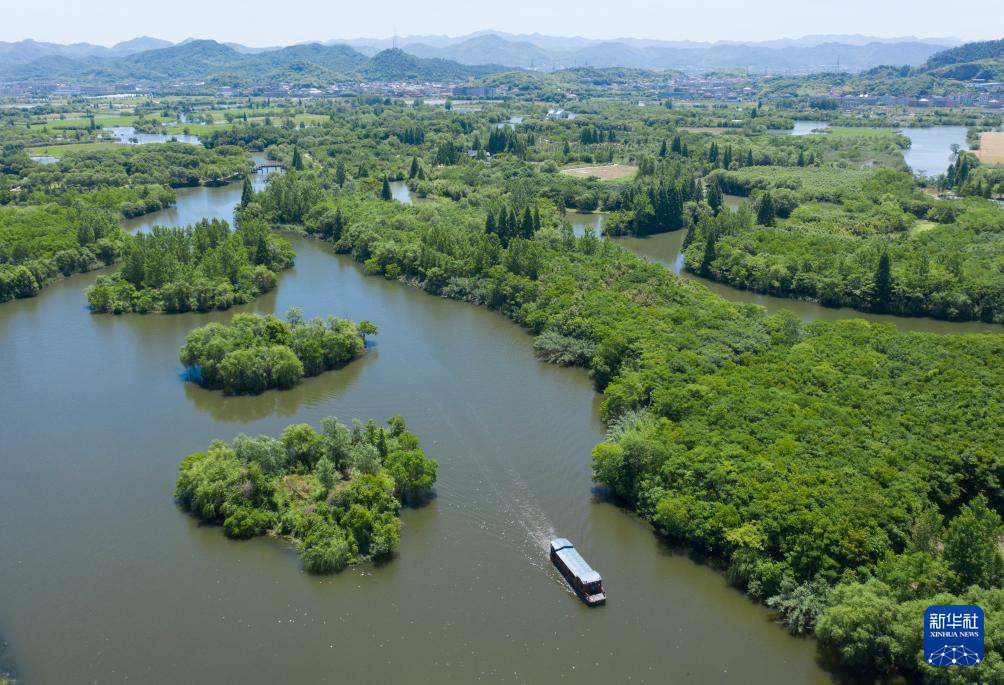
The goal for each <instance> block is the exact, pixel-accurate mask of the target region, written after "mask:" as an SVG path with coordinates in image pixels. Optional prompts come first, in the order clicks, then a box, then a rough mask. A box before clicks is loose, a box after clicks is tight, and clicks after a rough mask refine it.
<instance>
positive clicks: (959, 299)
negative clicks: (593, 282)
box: [685, 171, 1004, 322]
mask: <svg viewBox="0 0 1004 685" xmlns="http://www.w3.org/2000/svg"><path fill="white" fill-rule="evenodd" d="M774 187H776V186H774ZM819 187H821V186H818V187H817V189H818V188H819ZM782 192H783V191H779V190H772V191H770V193H771V196H772V197H773V198H775V205H776V204H777V202H776V200H781V201H785V202H787V200H788V199H789V198H788V196H781V195H779V194H780V193H782ZM842 195H843V202H842V204H840V205H833V204H817V203H809V204H803V205H801V206H793V205H794V202H797V201H798V199H797V198H796V199H794V201H793V202H791V203H788V204H786V205H784V206H782V207H781V210H782V212H781V215H782V216H783V217H787V218H785V219H781V220H779V221H778V222H777V223H776V225H771V226H767V225H764V221H762V220H758V221H756V222H754V220H753V217H752V215H751V214H749V213H746V212H742V211H741V212H739V213H738V215H736V216H726V215H721V214H720V215H719V216H718V217H717V218H711V217H710V216H709V215H708V214H705V215H703V216H702V217H701V218H700V220H699V221H698V222H697V224H696V226H695V227H694V228H693V230H692V232H691V234H690V235H689V236H688V240H687V242H688V245H689V247H688V248H687V250H686V253H685V258H686V266H687V268H688V269H689V270H691V271H694V272H695V273H700V274H702V275H704V276H708V277H711V278H714V279H716V280H720V281H725V282H727V283H729V284H731V285H734V286H737V287H740V288H746V289H750V290H756V291H759V292H766V293H770V294H773V295H779V296H783V297H798V298H806V299H814V300H818V301H820V302H822V303H823V304H826V305H832V306H847V307H854V308H856V309H860V310H864V311H877V312H890V313H893V314H900V315H910V316H933V317H936V318H940V319H962V320H971V319H976V320H982V321H987V322H990V321H997V322H1004V210H1001V209H1000V208H998V207H997V206H995V205H994V204H993V203H992V202H989V201H986V200H979V199H968V200H965V201H947V200H935V199H934V198H932V197H931V196H930V195H927V194H925V193H922V192H920V191H919V190H917V189H916V188H915V187H914V184H913V182H912V180H911V179H910V178H909V177H908V176H907V175H906V174H897V173H896V172H891V171H880V172H875V173H872V174H871V175H869V176H868V177H867V180H865V181H864V182H863V183H861V184H860V185H859V187H858V188H857V189H856V190H855V191H853V192H851V191H850V190H849V189H848V190H846V191H844V192H843V193H842ZM764 197H765V196H763V195H755V197H754V202H755V203H758V206H759V207H761V208H762V205H763V198H764ZM883 259H885V260H886V262H885V266H884V267H883V265H882V264H883V262H882V260H883Z"/></svg>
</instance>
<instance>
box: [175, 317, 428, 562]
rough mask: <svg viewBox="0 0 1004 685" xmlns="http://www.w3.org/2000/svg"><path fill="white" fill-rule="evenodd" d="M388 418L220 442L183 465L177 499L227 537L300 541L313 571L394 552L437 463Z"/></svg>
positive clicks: (326, 423) (328, 420) (298, 426)
mask: <svg viewBox="0 0 1004 685" xmlns="http://www.w3.org/2000/svg"><path fill="white" fill-rule="evenodd" d="M280 323H281V322H280ZM387 425H388V428H382V427H378V426H377V425H376V424H374V422H373V421H369V422H368V423H366V424H365V425H364V424H362V423H361V422H359V421H353V422H352V426H351V428H349V427H347V426H344V425H342V424H341V423H339V422H338V420H337V419H335V418H331V417H329V418H326V419H323V420H322V421H321V432H320V433H318V432H317V431H315V430H314V429H313V428H311V427H310V425H309V424H305V423H301V424H294V425H291V426H287V427H286V429H285V430H284V431H283V432H282V437H281V438H280V439H279V440H276V439H274V438H270V437H268V436H264V435H263V436H258V437H256V438H251V437H248V436H246V435H239V436H238V437H237V438H236V439H235V440H234V441H233V442H232V443H230V444H227V443H225V442H223V441H215V442H213V443H212V444H211V445H210V446H209V449H208V450H206V451H205V452H196V453H194V454H190V455H188V456H187V457H185V459H184V460H183V461H182V462H181V466H180V475H179V476H178V482H177V485H176V486H175V497H176V498H177V499H178V501H179V502H180V503H181V506H182V507H184V508H185V510H187V511H189V512H191V513H192V515H194V516H196V517H198V518H200V519H202V520H203V521H209V522H213V523H220V524H222V526H223V532H224V534H225V535H226V536H227V537H229V538H234V539H245V538H251V537H255V536H258V535H265V534H270V535H275V536H282V537H287V538H289V539H291V540H293V541H294V542H296V543H297V545H298V547H299V549H300V559H301V561H302V562H303V567H304V569H305V570H306V571H307V572H308V573H336V572H338V571H341V570H342V569H344V568H345V566H346V565H348V564H351V563H356V562H358V561H361V560H363V559H368V558H373V559H380V558H384V557H389V556H390V555H391V554H392V553H393V552H394V550H395V549H396V548H397V546H398V543H399V541H400V532H399V528H400V519H399V518H398V514H399V510H400V506H401V501H405V502H409V501H414V502H418V501H421V499H423V498H424V497H426V496H427V494H428V493H429V491H430V489H431V487H432V485H433V483H435V480H436V472H437V469H438V465H437V463H436V461H435V460H434V459H430V458H428V457H426V456H425V453H424V452H423V451H422V449H421V448H420V447H419V442H418V438H416V437H415V436H414V435H413V434H412V433H410V432H409V431H408V429H407V426H405V423H404V421H403V420H402V419H401V417H399V416H397V417H393V418H391V419H390V420H388V422H387Z"/></svg>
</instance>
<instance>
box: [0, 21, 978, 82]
mask: <svg viewBox="0 0 1004 685" xmlns="http://www.w3.org/2000/svg"><path fill="white" fill-rule="evenodd" d="M206 43H214V44H216V45H222V47H225V48H229V49H231V50H233V52H235V53H237V55H264V54H272V55H273V56H274V58H273V59H271V60H265V61H264V62H262V63H259V64H255V65H254V66H255V67H256V68H267V69H270V70H276V71H278V72H281V71H283V70H284V69H286V68H287V67H289V68H290V69H291V71H292V72H293V74H300V75H305V74H308V73H309V74H313V75H314V76H317V77H321V76H323V75H324V73H325V72H327V71H337V72H341V71H344V70H346V69H350V70H351V69H355V68H361V66H362V64H363V63H362V62H360V61H359V59H358V56H359V55H362V56H363V57H375V56H376V55H377V54H378V53H380V52H381V51H384V50H387V49H393V48H395V47H396V48H400V49H401V50H402V51H403V52H405V53H407V54H409V55H413V56H415V57H420V58H423V59H439V60H448V61H452V62H457V63H459V64H463V65H467V66H472V67H474V66H476V67H480V66H481V65H485V64H494V65H501V66H504V67H514V68H536V69H564V68H571V67H626V68H636V69H685V70H688V71H702V70H712V69H722V68H728V67H738V68H744V69H745V68H749V69H752V70H754V71H761V70H767V71H769V72H772V73H783V72H821V71H827V70H833V69H835V68H836V67H837V65H838V63H839V66H840V70H841V71H853V72H856V71H865V70H868V69H871V68H874V67H877V66H880V65H884V64H893V65H897V66H900V65H910V66H922V65H924V64H925V62H926V61H927V60H928V59H929V58H931V57H932V56H934V55H935V54H936V53H939V51H944V52H947V53H951V52H952V50H947V51H945V48H955V49H961V48H957V47H956V46H959V45H960V41H958V39H955V38H913V37H905V38H875V37H871V36H861V35H813V36H803V37H802V38H781V39H777V40H770V41H748V42H747V41H720V42H714V43H711V42H699V41H664V40H653V39H646V38H617V39H613V40H596V39H591V38H583V37H581V36H565V37H563V36H547V35H543V34H539V33H530V34H509V33H503V32H499V31H478V32H475V33H471V34H468V35H465V36H454V37H451V36H444V35H431V36H407V37H403V38H397V39H391V38H356V39H351V40H339V41H325V42H324V43H321V44H319V47H320V48H322V49H323V48H338V49H340V50H342V51H343V52H342V54H341V55H336V54H327V53H324V52H323V51H321V50H318V47H310V46H318V44H317V43H305V44H301V45H294V46H289V47H286V48H282V47H249V46H246V45H241V44H239V43H222V44H221V43H216V42H215V41H206V40H196V39H193V38H187V39H185V40H184V41H182V42H181V43H178V44H174V45H172V44H171V43H170V42H168V41H165V40H160V39H158V38H150V37H146V36H144V37H141V38H135V39H133V40H129V41H125V42H122V43H118V44H116V45H114V46H112V47H110V48H107V47H103V46H100V45H91V44H89V43H76V44H72V45H60V44H56V43H42V42H37V41H33V40H24V41H19V42H17V43H3V42H0V77H9V76H10V75H11V74H15V75H16V74H17V73H19V72H18V71H17V70H16V69H12V66H13V65H27V64H29V63H31V62H34V61H36V60H39V59H41V58H43V57H63V58H69V59H83V58H101V59H109V60H113V59H115V58H122V57H129V56H133V55H138V54H142V53H145V52H150V51H154V50H161V49H170V48H180V47H182V46H186V45H192V44H196V45H199V44H202V45H205V44H206ZM970 45H991V44H989V43H988V44H970ZM347 49H351V50H352V53H346V52H344V51H345V50H347ZM297 50H302V52H300V53H297V52H296V51H297ZM196 53H198V51H196ZM277 53H278V54H277ZM181 54H185V53H181ZM943 54H944V53H943ZM170 55H171V53H163V54H161V55H160V56H158V57H156V58H154V61H153V62H147V61H143V62H142V64H141V66H142V67H143V68H144V69H145V70H146V71H144V73H145V74H147V75H146V76H143V77H142V78H154V76H153V74H158V73H159V74H171V75H172V76H171V77H173V78H189V77H192V76H195V75H197V74H200V73H204V67H206V66H208V65H207V64H206V62H205V61H204V57H205V56H204V55H202V56H200V55H199V54H195V55H194V56H195V58H196V59H198V60H202V61H200V62H199V64H198V65H196V66H193V67H192V68H187V67H185V66H184V65H181V64H178V63H176V62H174V63H168V62H170V60H171V57H170ZM217 58H218V59H219V60H221V64H219V65H217V66H218V67H220V68H222V69H224V71H229V70H230V69H231V68H234V66H235V65H237V66H241V67H242V66H247V65H246V64H244V63H242V62H240V61H239V60H236V59H235V57H234V55H229V54H224V53H221V54H219V55H217V57H216V58H211V59H210V61H212V59H217ZM949 59H951V60H952V61H953V63H954V62H955V61H956V60H955V58H954V57H953V58H949ZM976 59H982V58H977V57H976V56H971V57H968V58H966V60H976ZM158 60H165V63H164V64H157V63H156V62H157V61H158ZM390 61H391V62H396V64H397V66H398V67H400V68H401V69H404V70H405V71H406V72H407V71H409V70H412V71H411V73H412V78H424V77H425V76H427V75H428V74H435V73H447V74H449V73H455V70H453V69H452V68H450V69H447V68H445V67H444V65H442V64H438V65H436V64H430V65H424V66H422V67H421V68H420V69H419V71H414V69H415V68H416V65H415V64H412V63H410V62H408V61H406V60H404V59H403V58H401V57H400V56H397V57H395V58H393V59H392V60H390ZM262 65H264V67H262ZM54 67H58V68H59V69H61V71H60V73H59V77H72V78H78V77H80V75H81V74H84V73H92V74H97V73H99V72H100V73H106V72H107V73H111V72H114V71H116V69H117V66H116V65H115V64H110V65H105V67H104V68H103V69H102V68H97V69H96V68H95V67H96V65H94V64H81V65H78V67H73V66H70V65H66V64H65V63H62V62H59V61H56V62H48V63H46V62H43V63H40V64H36V65H34V66H33V67H32V68H31V69H29V70H26V71H25V72H23V73H29V72H30V73H33V74H41V75H43V76H44V75H45V74H46V73H47V70H49V69H50V68H54ZM379 70H380V68H379V63H378V64H377V66H374V67H373V68H371V69H370V73H376V72H377V71H379ZM215 71H217V70H214V73H215ZM388 73H389V72H388ZM52 75H53V76H56V74H55V73H53V74H52ZM250 75H251V74H245V76H250ZM273 75H274V74H273ZM259 76H260V74H259ZM119 77H120V78H140V76H139V75H138V74H132V75H130V74H126V73H119Z"/></svg>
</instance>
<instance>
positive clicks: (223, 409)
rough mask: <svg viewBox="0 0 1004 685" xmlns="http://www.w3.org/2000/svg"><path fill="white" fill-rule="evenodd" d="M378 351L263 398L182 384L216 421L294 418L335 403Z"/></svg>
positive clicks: (375, 349) (271, 391)
mask: <svg viewBox="0 0 1004 685" xmlns="http://www.w3.org/2000/svg"><path fill="white" fill-rule="evenodd" d="M378 359H379V351H378V348H376V347H374V348H367V350H366V353H365V354H364V355H362V356H361V357H360V358H359V359H356V360H355V361H353V362H351V363H349V364H348V365H346V366H343V367H341V368H338V369H335V370H333V371H325V372H324V373H322V374H321V375H319V376H313V377H311V378H304V379H303V380H302V381H301V382H300V383H299V384H297V385H296V386H294V387H292V388H290V389H288V390H267V391H265V392H263V393H261V394H260V395H225V394H224V393H223V392H221V391H219V390H208V389H206V388H203V387H201V386H200V385H198V384H196V383H193V382H190V381H185V380H180V382H181V383H182V385H184V389H185V397H186V398H187V399H188V400H189V401H191V402H192V403H193V404H194V406H195V408H196V409H198V410H200V411H205V412H208V413H209V414H210V415H211V416H212V417H213V420H215V421H223V422H226V423H251V422H254V421H259V420H261V419H264V418H266V417H268V416H294V415H295V414H296V413H297V412H299V411H300V410H301V409H303V408H305V407H316V406H319V405H321V404H324V403H326V402H330V401H332V400H334V398H335V397H337V396H338V395H340V394H341V393H343V392H345V391H347V390H348V388H350V387H351V386H352V385H353V384H355V383H356V382H357V381H358V380H359V379H360V377H361V376H362V374H363V372H364V371H365V369H366V367H367V366H369V365H370V364H375V363H377V360H378Z"/></svg>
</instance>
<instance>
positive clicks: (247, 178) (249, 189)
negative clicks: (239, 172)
mask: <svg viewBox="0 0 1004 685" xmlns="http://www.w3.org/2000/svg"><path fill="white" fill-rule="evenodd" d="M253 199H254V187H253V186H252V185H251V175H250V174H244V187H243V188H242V189H241V204H240V206H241V207H242V208H243V207H247V206H248V205H249V204H250V203H251V200H253Z"/></svg>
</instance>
